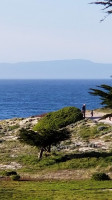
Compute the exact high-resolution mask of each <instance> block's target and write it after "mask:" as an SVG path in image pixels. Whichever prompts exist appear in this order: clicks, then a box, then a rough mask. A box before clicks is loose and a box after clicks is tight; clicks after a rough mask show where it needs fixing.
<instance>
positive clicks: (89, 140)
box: [0, 112, 112, 179]
mask: <svg viewBox="0 0 112 200" xmlns="http://www.w3.org/2000/svg"><path fill="white" fill-rule="evenodd" d="M99 114H101V112H100V113H99ZM38 120H39V117H29V118H15V119H9V120H1V121H0V174H2V172H3V171H4V170H16V171H17V172H18V173H19V174H21V176H24V177H27V178H28V177H30V178H36V179H85V178H89V177H90V176H91V174H92V173H93V172H94V171H103V172H106V173H108V174H109V175H110V176H111V177H112V168H111V161H112V153H111V148H112V126H111V124H108V123H106V124H105V123H103V122H98V121H97V120H93V119H89V118H86V119H85V120H82V121H80V122H77V123H75V124H71V125H69V126H68V128H69V130H70V132H71V134H72V137H71V139H70V140H68V141H65V142H62V143H61V144H60V145H57V147H55V146H54V147H52V153H51V155H49V154H46V155H44V158H43V159H42V160H41V161H39V160H38V150H37V148H35V147H31V146H28V145H23V144H21V143H20V142H19V141H18V140H17V138H18V131H19V129H20V128H22V127H24V128H25V127H33V126H34V124H36V123H37V121H38Z"/></svg>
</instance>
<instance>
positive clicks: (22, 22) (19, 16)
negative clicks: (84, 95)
mask: <svg viewBox="0 0 112 200" xmlns="http://www.w3.org/2000/svg"><path fill="white" fill-rule="evenodd" d="M91 1H92V0H0V62H20V61H43V60H62V59H80V58H82V59H88V60H92V61H94V62H104V63H112V45H111V44H112V16H109V17H108V18H107V19H106V20H105V21H104V22H103V23H100V19H102V18H103V16H104V15H105V14H104V13H103V12H104V11H101V7H100V6H95V5H90V4H88V3H90V2H91Z"/></svg>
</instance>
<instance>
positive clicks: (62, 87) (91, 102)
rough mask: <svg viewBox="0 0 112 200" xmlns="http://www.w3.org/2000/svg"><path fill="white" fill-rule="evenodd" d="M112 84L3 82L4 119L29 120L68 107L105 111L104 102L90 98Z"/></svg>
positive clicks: (0, 106) (0, 93) (0, 111)
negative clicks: (91, 91)
mask: <svg viewBox="0 0 112 200" xmlns="http://www.w3.org/2000/svg"><path fill="white" fill-rule="evenodd" d="M101 84H108V85H112V80H111V79H108V80H106V79H105V80H0V119H9V118H15V117H29V116H35V115H40V114H43V113H48V112H51V111H56V110H58V109H61V108H63V107H66V106H75V107H78V108H80V109H81V107H82V104H84V103H85V104H86V107H87V109H96V108H99V107H101V105H100V99H99V98H98V97H94V96H92V95H90V94H89V93H88V92H89V89H90V88H96V86H97V85H101Z"/></svg>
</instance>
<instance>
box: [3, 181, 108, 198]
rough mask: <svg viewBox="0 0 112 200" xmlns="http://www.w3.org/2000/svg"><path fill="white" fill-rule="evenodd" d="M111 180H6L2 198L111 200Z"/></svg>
mask: <svg viewBox="0 0 112 200" xmlns="http://www.w3.org/2000/svg"><path fill="white" fill-rule="evenodd" d="M111 188H112V183H111V181H102V182H94V181H69V182H68V181H67V182H65V181H63V182H62V181H58V182H57V181H51V182H48V181H44V182H42V181H41V182H5V181H2V182H1V184H0V199H1V200H4V199H5V200H12V199H14V200H62V199H66V200H87V199H88V200H96V199H97V200H111V199H112V191H111V190H109V189H111Z"/></svg>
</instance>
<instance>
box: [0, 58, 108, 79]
mask: <svg viewBox="0 0 112 200" xmlns="http://www.w3.org/2000/svg"><path fill="white" fill-rule="evenodd" d="M111 69H112V64H104V63H94V62H91V61H88V60H81V59H73V60H57V61H41V62H39V61H38V62H20V63H0V79H104V78H105V79H106V78H107V79H108V78H109V77H110V75H111V72H112V70H111ZM6 72H7V73H6Z"/></svg>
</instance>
